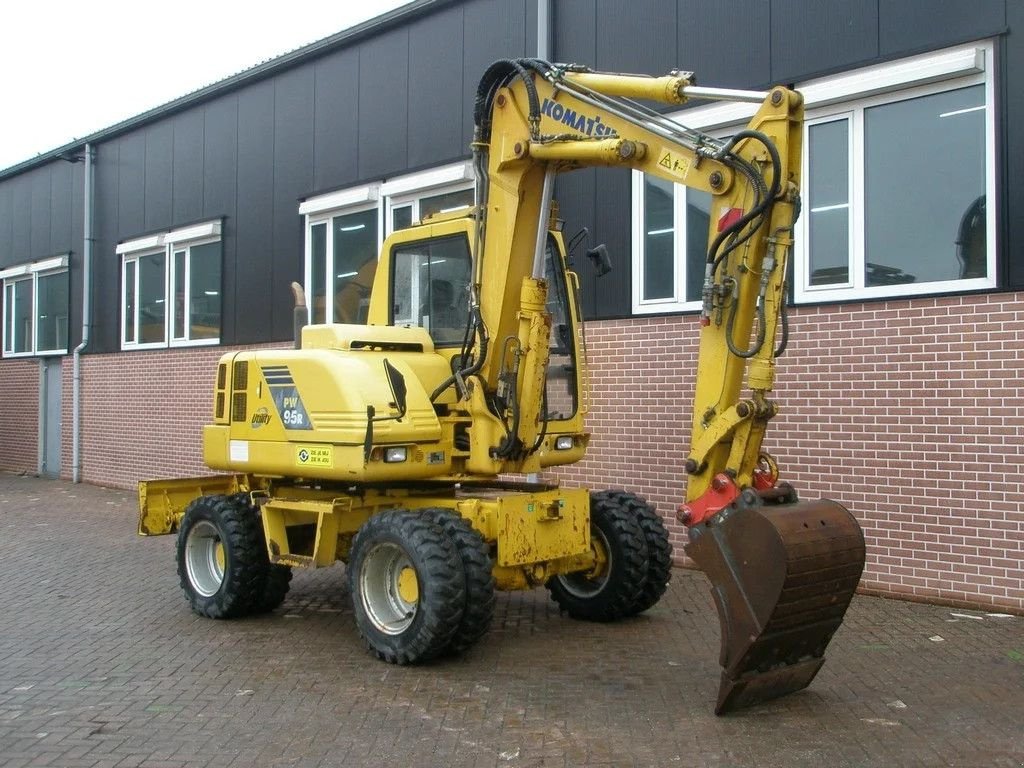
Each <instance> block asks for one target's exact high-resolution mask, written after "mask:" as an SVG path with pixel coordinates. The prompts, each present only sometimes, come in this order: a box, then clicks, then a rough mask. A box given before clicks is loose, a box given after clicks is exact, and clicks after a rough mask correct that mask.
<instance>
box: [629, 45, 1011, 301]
mask: <svg viewBox="0 0 1024 768" xmlns="http://www.w3.org/2000/svg"><path fill="white" fill-rule="evenodd" d="M994 69H995V47H994V44H993V42H992V41H991V40H980V41H975V42H972V43H968V44H965V45H960V46H955V47H952V48H947V49H942V50H938V51H931V52H929V53H924V54H920V55H917V56H910V57H907V58H903V59H899V60H895V61H891V62H885V63H882V64H876V65H872V66H869V67H864V68H860V69H856V70H849V71H846V72H843V73H841V74H838V75H832V76H828V77H823V78H816V79H813V80H808V81H806V82H804V83H797V85H796V88H797V90H799V91H800V92H801V93H802V94H803V96H804V102H805V109H806V112H805V123H804V133H803V137H802V138H803V142H804V146H805V147H807V146H808V144H809V139H808V137H809V134H808V131H809V128H810V127H811V126H813V125H816V124H821V123H824V122H829V121H830V120H835V119H839V118H841V117H842V116H844V115H848V116H849V120H850V124H849V127H850V138H849V141H850V145H851V149H850V187H851V198H850V206H851V211H850V262H849V264H850V284H849V285H844V286H842V287H840V286H836V285H834V284H832V285H824V286H810V285H809V280H810V264H809V261H808V253H807V243H808V224H809V221H810V216H808V215H804V216H801V217H800V221H799V223H798V225H797V232H796V237H795V245H794V249H793V254H792V262H793V269H794V273H793V274H794V280H793V296H794V298H795V300H796V303H798V304H823V303H832V302H837V301H847V300H864V299H873V298H889V297H894V296H915V295H933V294H950V293H967V292H971V291H978V290H991V289H994V288H996V287H998V274H997V263H998V252H999V242H998V231H997V228H996V210H997V208H998V190H997V186H998V184H997V178H998V168H997V166H996V155H997V151H998V150H997V140H998V133H997V130H998V126H997V121H996V108H997V104H996V98H995V87H996V83H995V77H996V73H995V71H994ZM974 85H984V89H985V161H984V162H985V168H984V173H985V195H986V200H987V201H988V204H987V205H986V211H985V215H986V245H987V260H986V276H985V277H982V278H957V279H954V280H939V281H931V282H920V283H916V282H915V283H902V284H897V285H886V286H866V285H865V277H864V263H865V261H866V259H865V253H864V241H865V237H866V232H865V229H864V226H865V222H864V207H865V206H864V194H865V189H864V187H865V172H864V154H865V145H864V132H863V121H864V111H865V110H866V109H870V108H872V107H876V106H880V105H884V104H895V103H898V102H901V101H905V100H908V99H914V98H919V97H922V96H929V95H933V94H938V93H945V92H949V91H954V90H957V89H960V88H966V87H970V86H974ZM757 108H758V105H754V104H748V103H733V102H725V103H716V104H710V105H707V106H701V107H696V108H693V109H687V110H683V111H680V112H676V113H673V114H670V115H667V117H669V118H671V119H673V120H675V121H677V122H679V123H680V124H683V125H686V126H688V127H691V128H697V129H700V130H702V131H704V132H706V133H709V134H710V135H712V136H719V137H721V136H725V135H728V134H730V133H732V132H734V131H735V130H737V129H738V128H740V127H742V126H744V125H745V124H746V123H747V121H749V120H750V118H751V117H753V115H754V113H755V112H756V111H757ZM808 164H809V159H808V153H807V152H806V151H805V152H804V153H803V167H802V169H801V170H802V178H803V179H804V184H805V185H806V183H807V180H808V179H809V174H808V168H809V165H808ZM687 189H688V188H686V187H682V188H680V185H676V188H675V204H674V206H673V211H674V217H675V222H674V223H675V235H674V252H675V253H676V255H677V260H676V263H677V266H678V267H681V269H677V270H676V272H677V274H676V290H675V295H674V297H673V298H672V299H669V300H665V299H660V300H642V299H641V291H642V286H643V256H644V254H643V247H644V244H643V234H644V233H643V212H644V174H643V173H642V172H641V171H634V172H633V178H632V186H631V191H632V206H631V208H632V211H631V219H632V243H631V244H632V270H633V271H632V283H633V287H632V310H633V314H635V315H643V314H651V313H669V312H680V311H691V310H696V309H699V307H700V302H687V301H685V300H683V299H684V298H685V287H686V286H685V278H684V276H683V275H680V274H679V273H680V271H685V262H684V261H680V260H679V255H680V254H682V255H683V259H685V253H686V249H685V246H686V214H685V210H686V206H685V201H686V191H687ZM805 196H806V191H805Z"/></svg>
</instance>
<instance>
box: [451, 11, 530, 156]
mask: <svg viewBox="0 0 1024 768" xmlns="http://www.w3.org/2000/svg"><path fill="white" fill-rule="evenodd" d="M527 2H535V0H471V2H467V3H466V4H465V6H464V8H463V11H464V14H465V16H464V26H463V30H464V31H463V35H462V38H461V39H462V40H463V45H464V46H465V48H464V50H463V69H462V72H463V75H462V88H463V94H464V95H463V114H462V116H461V121H462V122H461V124H462V146H463V147H468V146H469V142H470V141H472V139H473V105H474V104H475V103H476V90H477V85H479V83H480V78H481V76H482V75H483V74H484V72H485V71H486V69H487V68H488V67H489V66H490V65H491V64H493V63H494V62H495V61H497V60H498V59H514V58H520V57H523V56H533V55H534V53H536V50H530V49H528V48H527V47H526V3H527ZM453 119H456V120H458V119H459V118H454V117H453Z"/></svg>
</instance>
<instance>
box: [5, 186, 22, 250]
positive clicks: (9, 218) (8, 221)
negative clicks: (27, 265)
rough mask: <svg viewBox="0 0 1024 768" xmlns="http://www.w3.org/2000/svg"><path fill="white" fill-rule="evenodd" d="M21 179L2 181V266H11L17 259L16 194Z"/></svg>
mask: <svg viewBox="0 0 1024 768" xmlns="http://www.w3.org/2000/svg"><path fill="white" fill-rule="evenodd" d="M21 183H22V182H21V179H20V178H19V177H17V176H15V177H14V178H13V179H9V180H7V181H3V182H0V267H9V266H11V265H12V264H14V263H15V262H16V261H17V259H16V258H15V255H14V195H15V190H16V189H17V188H18V187H19V186H20V185H21Z"/></svg>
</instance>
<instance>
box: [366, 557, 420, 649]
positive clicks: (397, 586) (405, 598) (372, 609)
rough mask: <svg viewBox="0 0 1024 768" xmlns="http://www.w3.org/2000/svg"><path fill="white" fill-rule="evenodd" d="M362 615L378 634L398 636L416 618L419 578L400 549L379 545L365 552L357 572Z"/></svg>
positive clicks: (410, 562)
mask: <svg viewBox="0 0 1024 768" xmlns="http://www.w3.org/2000/svg"><path fill="white" fill-rule="evenodd" d="M359 584H360V593H361V597H362V603H363V608H364V609H365V610H366V615H367V617H368V618H369V619H370V621H371V622H372V623H373V625H374V627H376V628H377V630H379V631H380V632H383V633H385V634H388V635H399V634H401V633H402V632H404V631H405V630H406V629H408V628H409V625H410V624H412V622H413V619H415V618H416V610H417V608H418V605H419V597H420V586H419V577H418V576H417V574H416V569H415V568H414V567H413V564H412V561H411V560H410V559H409V556H408V555H407V554H406V553H405V550H403V549H402V548H401V547H399V546H398V545H396V544H391V543H381V544H378V545H377V546H375V547H374V548H373V549H372V550H370V551H369V552H367V553H366V557H365V558H364V559H363V562H362V568H361V569H360V573H359Z"/></svg>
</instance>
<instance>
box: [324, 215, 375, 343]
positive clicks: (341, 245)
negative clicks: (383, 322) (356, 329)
mask: <svg viewBox="0 0 1024 768" xmlns="http://www.w3.org/2000/svg"><path fill="white" fill-rule="evenodd" d="M331 223H332V226H333V230H334V231H333V234H334V322H336V323H360V324H362V323H365V322H366V318H367V315H368V314H369V308H370V289H371V288H372V287H373V276H374V274H375V273H376V271H377V242H378V239H377V209H375V208H374V209H371V210H369V211H360V212H359V213H349V214H346V215H344V216H335V217H334V218H333V219H331Z"/></svg>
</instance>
